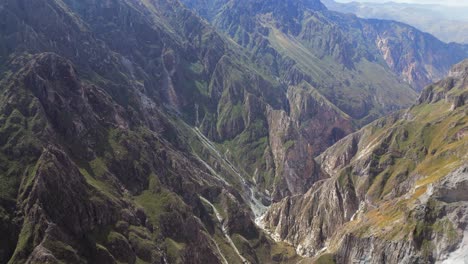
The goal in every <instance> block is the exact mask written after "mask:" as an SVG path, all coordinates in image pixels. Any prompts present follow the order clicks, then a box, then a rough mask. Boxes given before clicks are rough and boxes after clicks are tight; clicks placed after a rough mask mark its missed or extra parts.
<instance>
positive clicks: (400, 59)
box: [183, 0, 467, 119]
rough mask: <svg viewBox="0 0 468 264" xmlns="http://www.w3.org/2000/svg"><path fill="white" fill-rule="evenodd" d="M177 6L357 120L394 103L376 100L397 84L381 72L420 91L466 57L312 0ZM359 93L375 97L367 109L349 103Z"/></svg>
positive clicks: (424, 37) (229, 0)
mask: <svg viewBox="0 0 468 264" xmlns="http://www.w3.org/2000/svg"><path fill="white" fill-rule="evenodd" d="M183 2H184V3H185V4H186V5H187V6H188V7H190V8H192V9H194V10H196V11H198V13H199V14H200V15H204V16H205V18H206V19H207V20H208V21H211V22H212V23H213V24H214V25H215V26H216V27H217V28H219V29H221V30H222V31H224V32H226V33H227V34H228V35H229V36H231V37H232V38H233V39H234V40H236V41H237V42H238V43H239V44H241V45H242V46H244V47H247V48H248V49H250V50H251V51H252V53H253V56H254V58H255V59H256V60H257V61H259V60H261V61H263V62H264V63H266V64H267V65H270V69H271V71H272V72H273V73H275V74H276V75H278V76H279V77H280V78H281V79H283V80H284V81H285V82H288V83H293V84H294V83H295V82H297V78H299V79H306V80H307V81H308V82H309V83H311V84H312V85H313V86H314V87H316V88H317V89H318V90H319V91H320V92H321V93H323V94H324V95H325V96H326V97H327V99H329V100H330V101H331V102H332V103H334V104H335V105H337V106H338V107H339V108H340V109H342V110H343V111H344V112H346V113H347V114H350V115H351V116H352V117H355V118H357V119H366V117H369V116H372V113H370V112H369V109H370V108H377V109H376V110H377V111H379V110H380V111H382V109H379V106H380V107H382V105H384V106H385V107H384V109H383V110H385V108H387V109H388V108H391V107H392V105H393V104H394V103H395V102H392V101H388V100H390V99H389V98H394V97H395V96H396V95H395V94H394V95H391V96H390V95H389V94H386V95H383V94H382V93H388V91H389V90H390V89H389V88H388V86H392V87H397V86H401V85H398V84H397V81H396V79H395V76H392V74H389V73H388V71H387V70H386V69H388V68H390V69H391V70H392V71H393V73H394V74H395V75H397V76H398V79H399V80H401V81H404V82H406V83H409V84H410V85H411V86H412V87H413V88H414V89H415V90H416V91H421V90H422V89H423V88H424V87H425V86H426V85H428V84H430V83H432V82H433V81H437V80H440V79H441V78H443V77H444V76H445V75H446V74H447V72H448V71H449V69H450V67H451V66H452V65H453V64H455V63H458V62H460V61H461V60H463V59H465V58H466V57H467V47H466V46H463V45H459V44H453V43H452V44H445V43H443V42H441V41H439V40H437V39H436V38H434V37H433V36H431V35H429V34H426V33H423V32H420V31H418V30H416V29H415V28H413V27H411V26H408V25H405V24H402V23H398V22H393V21H383V20H366V19H360V18H357V17H355V16H352V15H345V14H341V13H336V12H333V11H329V10H327V8H326V7H325V5H323V4H322V3H321V2H320V1H318V0H301V1H291V0H249V1H240V0H224V1H220V0H219V1H215V2H210V1H202V0H184V1H183ZM209 3H215V4H209ZM293 51H294V52H293ZM317 65H320V67H318V68H317ZM343 65H344V66H345V67H344V68H343ZM314 66H315V67H314ZM337 76H339V77H337ZM375 76H379V78H378V79H376V78H375ZM363 87H367V89H368V91H369V90H372V93H374V94H377V97H376V98H369V99H367V100H366V101H367V102H366V105H367V106H359V105H356V104H353V102H354V101H356V100H357V101H361V100H360V99H358V98H357V97H359V95H358V94H359V92H358V91H361V90H362V89H363ZM392 90H395V88H393V89H392ZM395 92H396V91H395ZM338 93H342V95H343V97H342V98H341V97H339V95H338ZM397 93H398V94H401V91H400V92H397ZM344 98H346V99H344ZM348 99H349V100H348ZM398 101H401V99H399V100H398ZM368 106H371V107H368ZM351 109H353V110H351ZM356 109H358V110H359V111H356Z"/></svg>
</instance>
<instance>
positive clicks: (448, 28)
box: [323, 0, 468, 43]
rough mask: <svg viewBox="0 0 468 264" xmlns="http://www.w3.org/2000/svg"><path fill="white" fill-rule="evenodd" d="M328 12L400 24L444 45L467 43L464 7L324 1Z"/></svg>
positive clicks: (467, 30) (467, 25)
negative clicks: (412, 27)
mask: <svg viewBox="0 0 468 264" xmlns="http://www.w3.org/2000/svg"><path fill="white" fill-rule="evenodd" d="M323 3H324V4H325V5H326V6H327V7H328V8H329V9H331V10H335V11H339V12H343V13H353V14H356V15H357V16H359V17H363V18H379V19H390V20H396V21H400V22H404V23H407V24H410V25H412V26H415V27H416V28H418V29H420V30H422V31H426V32H428V33H431V34H432V35H434V36H436V37H437V38H439V39H441V40H442V41H445V42H458V43H468V15H467V14H468V7H461V6H456V7H455V6H442V5H421V4H404V3H395V2H387V3H368V2H366V3H362V2H351V3H337V2H335V1H333V0H325V1H323Z"/></svg>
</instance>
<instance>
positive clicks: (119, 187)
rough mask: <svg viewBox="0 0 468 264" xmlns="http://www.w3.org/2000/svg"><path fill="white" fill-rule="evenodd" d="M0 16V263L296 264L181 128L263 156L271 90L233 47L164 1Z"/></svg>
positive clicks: (251, 195) (229, 174)
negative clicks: (238, 139)
mask: <svg viewBox="0 0 468 264" xmlns="http://www.w3.org/2000/svg"><path fill="white" fill-rule="evenodd" d="M0 14H1V15H0V24H1V25H2V27H1V29H0V36H1V37H0V38H1V41H0V43H1V44H0V46H1V48H0V65H1V68H0V71H1V73H0V76H1V78H0V79H1V81H0V134H1V136H0V181H1V189H0V237H2V239H1V242H0V262H1V263H7V262H8V263H240V262H247V261H248V262H249V263H265V262H267V263H269V262H273V263H275V262H282V263H284V262H295V260H297V259H298V256H297V255H296V254H295V251H294V249H293V248H292V247H291V246H289V245H287V244H285V243H281V242H278V243H277V242H275V241H273V240H272V239H271V238H269V236H267V235H266V234H265V233H264V232H263V231H262V230H260V229H259V228H258V227H257V226H256V225H255V223H254V218H255V216H256V215H259V214H260V213H262V212H263V211H264V210H265V206H264V205H263V204H262V203H261V202H260V199H261V198H262V196H261V194H258V193H257V191H256V190H255V189H254V188H253V187H252V185H253V184H252V179H251V178H247V177H246V179H244V178H243V177H245V175H244V173H243V172H240V171H239V170H238V169H237V168H235V167H234V166H233V165H232V164H231V162H230V161H229V160H228V159H227V158H226V157H225V156H226V155H227V153H223V154H221V150H218V149H220V148H218V147H217V146H214V144H215V143H212V142H211V141H210V140H209V139H207V138H206V137H205V135H203V134H202V133H201V132H200V130H198V128H195V124H197V125H199V127H200V129H202V130H203V131H204V132H205V133H206V134H207V135H210V137H212V138H216V139H219V140H221V139H226V138H232V137H234V136H236V135H238V134H240V133H241V132H242V131H245V133H244V134H243V136H242V138H243V139H244V140H246V141H248V142H249V140H251V138H254V139H259V142H258V143H257V142H256V141H252V142H253V143H252V146H257V147H258V148H260V150H261V151H264V149H261V147H263V146H264V144H265V142H266V139H265V136H266V135H267V129H268V128H267V125H266V124H267V120H266V116H265V114H264V111H267V109H268V111H276V110H277V109H280V108H281V107H282V106H283V104H284V101H286V94H285V87H284V86H282V85H281V84H279V83H278V82H277V81H275V80H274V79H272V78H271V77H269V76H267V75H265V74H263V73H261V72H260V71H258V70H257V69H256V68H255V67H254V66H253V65H254V64H253V63H252V62H250V60H249V59H248V58H247V57H246V55H245V54H244V52H243V51H242V50H241V49H239V47H238V46H236V45H234V44H233V43H232V42H231V41H230V40H229V39H227V38H225V37H222V36H220V35H219V34H218V33H216V32H215V30H213V29H212V28H211V27H210V26H209V25H208V24H206V23H205V22H203V21H202V20H201V19H199V18H198V17H197V16H195V15H194V14H193V13H191V12H190V11H189V10H187V9H185V8H184V7H183V6H182V5H181V4H180V3H178V2H177V1H166V0H158V1H156V0H155V1H137V0H116V1H93V0H85V1H81V0H80V1H75V0H66V1H61V0H39V1H38V0H34V1H31V0H20V1H17V0H11V1H10V0H8V1H4V2H2V4H1V5H0ZM218 109H219V112H218ZM244 147H246V148H248V147H250V146H249V145H247V143H246V144H244ZM249 150H250V149H249ZM265 155H268V153H267V154H265ZM247 158H249V157H247ZM259 163H261V161H259ZM269 188H271V185H270V186H269ZM265 203H267V200H266V198H265Z"/></svg>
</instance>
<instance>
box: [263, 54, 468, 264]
mask: <svg viewBox="0 0 468 264" xmlns="http://www.w3.org/2000/svg"><path fill="white" fill-rule="evenodd" d="M466 65H467V61H464V62H462V63H460V64H458V65H456V66H454V68H453V70H452V72H455V73H452V74H451V77H448V78H447V79H445V80H443V81H440V82H438V83H436V84H433V85H430V86H428V87H427V88H426V90H425V91H424V92H423V94H422V95H421V97H420V99H419V102H418V103H417V104H416V105H414V106H413V107H411V108H410V109H408V110H406V111H401V112H399V113H395V114H393V115H391V116H389V117H386V118H383V119H380V120H377V121H375V122H373V123H371V124H370V125H368V126H366V127H364V128H363V129H361V130H360V131H358V132H356V133H353V134H351V135H349V136H347V137H345V138H344V139H342V140H340V141H339V142H338V143H336V144H335V145H333V146H332V147H330V148H329V149H327V150H326V151H325V152H324V153H322V154H321V155H320V156H319V157H318V158H317V162H318V163H319V164H320V165H321V167H322V169H323V171H324V172H325V173H327V174H328V175H330V178H327V179H325V180H322V181H319V182H316V183H315V184H314V185H313V186H312V187H311V188H310V190H309V191H308V192H307V193H305V194H303V195H295V196H291V197H286V198H284V199H283V200H281V201H280V202H278V203H275V204H273V205H272V206H271V208H270V209H269V211H268V212H267V214H266V215H265V216H264V217H263V219H262V223H263V224H264V225H265V228H266V229H269V230H271V232H273V233H274V234H275V235H276V237H277V239H279V240H284V241H287V242H288V243H291V244H292V245H294V246H295V247H296V250H297V252H298V253H299V254H301V255H305V256H309V257H314V258H315V259H316V260H319V259H320V258H323V259H325V258H327V259H330V258H331V259H333V260H334V261H336V263H355V262H366V263H434V262H443V261H446V262H447V263H450V261H453V260H455V259H456V258H458V259H463V258H466V254H463V253H461V251H462V249H463V248H465V247H466V245H465V242H463V241H465V240H464V236H465V234H466V230H467V229H466V227H467V222H466V221H467V217H466V216H467V211H466V210H467V208H468V207H467V206H468V203H467V197H466V195H465V193H467V188H468V186H467V185H466V176H467V167H466V166H467V165H466V164H467V156H466V147H467V138H466V130H467V127H466V111H467V109H466V105H465V104H464V103H461V104H460V106H459V107H455V108H454V107H453V100H454V99H453V98H456V97H457V96H459V95H460V94H465V93H466V92H467V90H468V86H467V85H466V72H463V73H462V72H461V70H460V69H466ZM457 69H458V70H457ZM447 84H450V85H449V86H447ZM455 100H456V101H458V99H455ZM451 252H454V253H451Z"/></svg>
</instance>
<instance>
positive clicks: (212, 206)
mask: <svg viewBox="0 0 468 264" xmlns="http://www.w3.org/2000/svg"><path fill="white" fill-rule="evenodd" d="M200 199H201V200H202V201H203V202H205V203H207V204H209V205H210V206H211V208H213V211H214V212H215V215H216V218H217V219H218V222H219V224H220V225H221V230H222V231H223V234H224V236H225V237H226V239H227V241H228V242H229V245H231V247H232V249H234V252H236V254H237V256H239V258H240V259H241V260H242V263H245V264H248V263H250V262H249V261H248V260H246V259H245V258H244V257H243V256H242V255H241V253H240V252H239V250H238V249H237V247H236V245H235V244H234V241H232V239H231V236H230V235H229V230H228V229H227V228H226V226H225V225H224V224H223V217H222V216H221V214H220V213H219V212H218V209H216V207H215V206H214V205H213V204H212V203H211V202H210V201H208V200H207V199H205V198H204V197H202V196H200ZM216 246H217V247H218V245H217V244H216ZM218 250H219V247H218ZM219 252H220V254H221V256H222V257H223V259H224V261H226V258H225V257H224V255H223V254H222V253H221V251H220V250H219ZM226 263H227V261H226Z"/></svg>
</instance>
